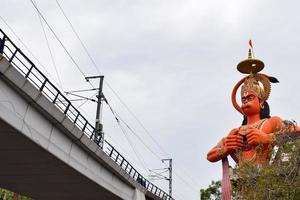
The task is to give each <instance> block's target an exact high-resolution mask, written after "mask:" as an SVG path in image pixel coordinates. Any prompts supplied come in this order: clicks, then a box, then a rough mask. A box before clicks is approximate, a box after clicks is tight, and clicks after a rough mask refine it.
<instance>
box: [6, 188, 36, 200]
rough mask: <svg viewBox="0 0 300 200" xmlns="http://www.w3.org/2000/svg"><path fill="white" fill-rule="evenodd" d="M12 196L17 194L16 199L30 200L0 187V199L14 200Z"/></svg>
mask: <svg viewBox="0 0 300 200" xmlns="http://www.w3.org/2000/svg"><path fill="white" fill-rule="evenodd" d="M14 196H15V197H16V196H18V198H17V199H18V200H32V199H31V198H29V197H26V196H22V195H18V194H16V193H14V192H12V191H9V190H6V189H2V188H0V200H15V199H14Z"/></svg>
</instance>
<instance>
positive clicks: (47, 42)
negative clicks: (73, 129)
mask: <svg viewBox="0 0 300 200" xmlns="http://www.w3.org/2000/svg"><path fill="white" fill-rule="evenodd" d="M33 2H34V4H35V5H36V7H38V5H37V3H36V2H35V1H34V0H33ZM37 14H38V17H39V21H40V24H41V27H42V29H43V33H44V38H45V40H46V44H47V47H48V51H49V54H50V58H51V62H52V65H53V67H54V69H55V72H56V76H57V79H58V82H59V84H60V87H61V88H62V89H63V86H62V82H61V79H60V76H59V73H58V70H57V66H56V63H55V60H54V57H53V53H52V50H51V48H50V44H49V40H48V37H47V34H46V31H45V27H44V25H43V22H42V19H41V16H40V15H39V13H37ZM63 91H64V90H63Z"/></svg>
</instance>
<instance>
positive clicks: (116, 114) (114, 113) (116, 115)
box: [105, 99, 161, 160]
mask: <svg viewBox="0 0 300 200" xmlns="http://www.w3.org/2000/svg"><path fill="white" fill-rule="evenodd" d="M105 103H106V104H107V105H108V107H109V108H110V110H111V112H112V113H113V115H115V117H116V118H117V119H118V120H119V121H122V122H123V123H124V124H125V125H126V127H127V128H128V129H129V130H130V131H131V133H132V134H133V135H135V136H136V137H137V138H138V139H139V141H140V142H142V144H143V145H144V146H145V147H146V148H147V149H148V150H149V151H150V152H151V153H152V154H153V155H155V156H156V157H157V158H158V159H159V160H161V159H160V156H159V155H157V153H155V152H154V151H153V150H152V149H151V148H150V147H149V146H148V145H147V144H146V143H145V142H144V141H143V139H142V138H141V137H140V136H139V135H138V134H137V133H136V132H135V131H134V130H133V129H132V128H131V127H130V126H129V125H128V124H127V123H126V122H125V121H124V120H123V119H122V118H121V116H120V115H119V114H118V113H116V111H115V110H114V109H113V108H112V107H111V105H110V104H109V103H108V101H107V99H106V101H105Z"/></svg>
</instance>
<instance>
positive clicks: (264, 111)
mask: <svg viewBox="0 0 300 200" xmlns="http://www.w3.org/2000/svg"><path fill="white" fill-rule="evenodd" d="M270 117H271V116H270V107H269V104H268V102H266V101H265V102H264V105H263V108H262V109H260V119H265V118H270ZM246 124H247V117H246V116H245V115H244V119H243V122H242V125H246Z"/></svg>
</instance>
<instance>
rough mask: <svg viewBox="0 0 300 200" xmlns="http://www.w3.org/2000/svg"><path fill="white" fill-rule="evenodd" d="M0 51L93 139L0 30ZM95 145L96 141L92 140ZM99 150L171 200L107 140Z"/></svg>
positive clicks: (72, 109)
mask: <svg viewBox="0 0 300 200" xmlns="http://www.w3.org/2000/svg"><path fill="white" fill-rule="evenodd" d="M0 54H3V55H4V56H5V57H6V58H7V59H8V61H9V62H10V63H11V64H12V66H14V67H15V68H16V69H17V70H18V71H19V72H20V73H21V74H23V76H24V77H25V78H26V79H27V80H28V81H30V82H31V83H32V84H33V85H34V86H35V87H36V88H37V89H38V90H39V91H40V92H42V94H44V95H45V96H46V97H47V98H48V100H50V101H51V102H52V103H53V104H54V105H55V106H56V107H57V108H58V109H59V110H60V111H61V112H63V113H64V114H65V115H66V116H67V117H68V118H69V119H70V120H71V121H72V122H73V123H74V124H75V125H76V126H77V127H78V128H79V129H80V130H81V131H82V132H83V133H84V134H85V135H87V136H88V137H89V138H90V139H91V140H93V137H94V132H95V127H94V126H93V125H91V124H90V123H89V122H88V120H87V119H86V118H85V117H84V116H83V115H82V114H81V113H80V112H79V111H78V110H77V109H76V107H74V106H73V105H72V103H71V102H70V100H68V99H67V98H66V97H65V96H64V95H63V94H62V93H61V92H60V91H59V89H57V87H56V86H55V85H54V84H52V83H51V82H50V81H49V79H48V78H47V77H46V76H45V75H44V74H43V73H42V72H41V71H40V70H39V69H38V68H37V67H36V66H35V64H34V63H33V62H32V61H31V60H30V59H29V58H28V57H27V56H26V55H25V54H24V53H23V52H22V51H21V50H20V49H19V48H18V47H17V46H16V45H15V44H14V43H13V42H12V41H11V40H10V39H9V37H8V36H7V35H6V34H5V33H4V32H3V31H2V29H0ZM93 141H94V142H95V143H96V144H97V145H98V146H99V147H100V143H99V142H96V141H95V140H93ZM101 148H102V149H103V151H104V152H105V153H106V154H107V155H108V156H109V157H110V158H111V159H112V160H113V161H114V162H115V163H117V164H118V165H119V166H120V167H121V168H122V169H123V170H124V171H125V172H126V173H127V174H128V175H129V176H130V177H131V178H133V179H134V180H135V181H136V182H137V183H139V184H140V185H141V186H142V187H144V188H146V189H147V191H149V192H150V193H152V194H154V195H155V196H156V197H159V198H161V199H163V200H174V199H173V198H172V197H171V196H169V195H168V194H167V193H166V192H164V191H163V190H162V189H160V188H158V187H157V186H156V185H154V184H153V183H151V182H150V181H148V180H147V179H146V178H145V177H143V176H142V175H141V174H140V173H139V172H138V171H137V170H136V169H135V168H134V167H133V166H132V165H131V164H130V163H129V162H128V161H127V160H126V159H125V158H124V157H123V156H122V155H121V154H120V153H119V152H118V151H117V150H116V149H115V148H114V147H113V146H112V145H111V144H110V143H109V142H107V141H106V140H105V141H104V144H103V147H101Z"/></svg>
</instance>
